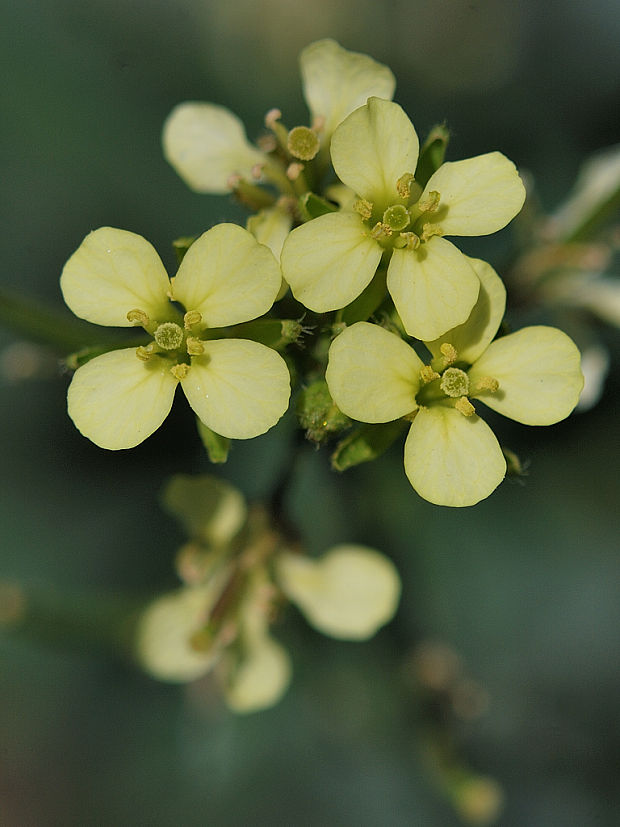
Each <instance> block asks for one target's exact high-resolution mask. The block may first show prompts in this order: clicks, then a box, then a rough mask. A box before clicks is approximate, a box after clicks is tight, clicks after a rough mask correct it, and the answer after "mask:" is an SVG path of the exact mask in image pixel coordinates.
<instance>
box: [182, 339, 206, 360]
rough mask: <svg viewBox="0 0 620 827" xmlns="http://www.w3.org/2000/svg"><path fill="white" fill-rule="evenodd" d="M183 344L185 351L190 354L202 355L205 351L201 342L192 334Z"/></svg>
mask: <svg viewBox="0 0 620 827" xmlns="http://www.w3.org/2000/svg"><path fill="white" fill-rule="evenodd" d="M185 344H186V345H187V352H188V354H189V355H190V356H202V354H203V353H204V352H205V346H204V345H203V343H202V342H201V341H200V339H196V338H195V337H194V336H188V337H187V340H186V342H185Z"/></svg>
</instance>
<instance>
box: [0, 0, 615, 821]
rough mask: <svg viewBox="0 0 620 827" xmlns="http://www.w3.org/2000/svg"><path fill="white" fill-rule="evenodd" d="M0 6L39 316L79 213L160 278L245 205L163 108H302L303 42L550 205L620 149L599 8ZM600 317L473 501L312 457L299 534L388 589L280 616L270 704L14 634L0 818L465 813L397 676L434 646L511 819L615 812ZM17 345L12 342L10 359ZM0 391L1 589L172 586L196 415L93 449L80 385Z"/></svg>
mask: <svg viewBox="0 0 620 827" xmlns="http://www.w3.org/2000/svg"><path fill="white" fill-rule="evenodd" d="M2 5H3V8H2V27H1V33H0V39H1V42H2V48H1V51H0V54H1V55H2V61H3V74H2V76H3V79H4V81H3V85H2V89H1V92H0V94H1V95H2V111H3V126H2V133H1V137H0V146H1V151H2V166H3V170H2V199H1V201H2V215H1V220H0V232H1V233H2V236H3V240H4V244H3V247H2V250H3V264H4V266H3V268H2V273H1V275H0V284H1V285H2V286H3V287H7V288H16V289H20V290H23V291H24V292H26V293H29V294H31V295H32V296H33V298H36V299H37V300H43V301H48V302H49V303H51V304H52V305H54V306H56V307H58V308H60V307H61V298H60V292H59V288H58V277H59V274H60V271H61V269H62V266H63V264H64V262H65V261H66V259H67V258H68V256H69V255H70V254H71V253H72V252H73V251H74V250H75V248H76V247H77V246H78V244H79V243H80V242H81V240H82V238H83V237H84V236H85V235H86V233H87V232H89V231H90V230H91V229H93V228H96V227H98V226H102V225H111V226H115V227H122V228H125V229H129V230H133V231H135V232H138V233H140V234H142V235H144V236H145V237H146V238H148V239H149V240H150V241H151V242H152V243H153V244H154V245H155V247H156V248H157V249H158V250H159V251H160V252H161V254H162V257H163V258H164V261H165V263H166V264H167V265H168V266H169V267H170V268H171V269H173V266H174V265H173V262H174V258H173V254H172V248H171V246H170V242H171V240H172V239H173V238H175V237H177V236H180V235H186V234H192V233H197V232H200V231H202V230H204V229H206V228H207V227H209V226H211V225H212V224H213V223H215V222H217V221H220V220H243V219H244V213H243V212H242V210H241V209H240V208H239V207H237V206H236V205H235V204H233V203H232V202H231V201H229V200H228V199H226V198H217V197H209V196H199V195H196V194H194V193H191V192H190V191H189V190H187V189H186V187H185V186H184V185H183V184H182V182H181V181H180V180H179V179H178V178H177V177H176V175H175V174H174V172H173V171H172V170H171V169H170V168H169V167H168V165H167V164H166V162H165V161H164V160H163V157H162V154H161V149H160V143H159V141H160V132H161V126H162V123H163V121H164V118H165V117H166V115H167V114H168V112H169V111H170V109H171V108H172V107H173V106H174V105H175V104H176V103H178V102H180V101H182V100H210V101H214V102H217V103H221V104H224V105H226V106H228V107H229V108H230V109H232V110H233V111H234V112H236V113H238V114H239V115H240V116H241V117H242V118H243V120H244V121H245V123H246V124H247V128H248V134H249V135H250V136H255V135H256V134H258V133H259V132H260V129H261V124H262V118H263V115H264V113H265V112H266V111H267V110H268V109H270V108H271V107H273V106H278V107H279V108H281V109H282V110H283V112H284V113H285V121H286V122H287V124H288V125H290V126H293V125H295V124H296V123H304V122H305V121H306V109H305V106H304V103H303V100H302V98H301V92H300V85H299V81H298V72H297V54H298V53H299V51H300V49H301V48H303V46H305V45H306V44H307V43H309V42H311V41H312V40H315V39H318V38H320V37H326V36H331V37H334V38H335V39H337V40H339V42H341V43H342V45H344V46H346V47H347V48H350V49H354V50H357V51H362V52H366V53H369V54H371V55H372V56H373V57H375V58H376V59H378V60H381V61H383V62H385V63H388V64H389V65H390V67H391V68H392V70H393V71H394V73H395V75H396V77H397V81H398V85H397V91H396V96H395V99H396V100H397V101H398V102H399V103H401V104H402V105H403V106H404V107H405V109H406V110H407V112H408V113H409V115H410V116H411V118H412V120H413V122H414V124H415V125H416V127H417V128H418V131H419V133H420V134H421V135H423V134H424V133H425V132H426V130H428V129H429V128H430V127H431V126H432V125H433V123H435V122H437V121H441V120H444V119H445V120H446V121H447V123H448V125H449V126H450V127H451V128H452V130H453V140H452V144H451V146H450V152H449V157H450V158H451V159H458V158H462V157H469V156H470V155H476V154H480V153H482V152H487V151H490V150H494V149H500V150H501V151H503V152H504V153H505V154H506V155H508V156H509V157H510V158H511V159H513V160H514V161H515V162H516V163H517V165H518V166H519V167H520V168H521V169H525V170H529V171H530V172H531V173H532V174H533V175H534V176H535V178H536V181H537V186H538V192H539V195H540V198H541V200H542V202H543V205H544V206H545V207H546V208H547V209H549V210H550V209H552V208H553V207H554V206H555V205H556V204H557V203H558V202H559V201H560V200H561V198H562V197H564V196H565V195H566V194H567V193H568V191H569V190H570V187H571V184H572V181H573V179H574V176H575V171H576V168H577V166H578V164H579V162H580V161H581V160H582V159H583V158H584V157H585V156H586V155H587V154H589V153H590V152H592V151H594V150H595V149H597V148H599V147H603V146H606V145H609V144H611V143H614V142H616V141H617V140H618V131H617V123H616V122H615V119H616V118H617V112H618V102H619V94H618V93H619V85H620V84H619V80H618V78H619V77H620V72H619V70H620V51H619V50H618V43H619V42H620V15H619V14H618V9H617V5H616V3H612V2H610V0H593V2H591V3H589V4H574V3H570V2H566V0H565V1H564V2H561V1H560V0H555V1H554V0H551V2H546V3H544V4H540V3H539V2H535V0H528V2H516V3H515V2H507V0H506V2H492V0H489V1H488V2H461V0H436V2H432V3H431V2H407V3H405V2H384V3H377V2H372V0H355V2H337V3H333V2H329V0H307V2H305V3H299V2H291V1H290V0H266V1H265V2H260V1H258V2H257V1H256V0H254V2H252V0H237V2H235V3H224V2H221V3H220V2H213V0H204V1H203V2H199V1H198V0H179V1H178V2H173V0H155V1H154V0H148V2H147V0H137V2H127V1H126V0H125V2H121V1H120V0H116V1H115V0H90V2H88V3H78V2H75V0H67V2H63V1H62V0H57V1H56V2H52V0H47V2H46V0H21V2H20V3H9V2H7V0H5V2H4V3H3V4H2ZM502 243H503V242H502V239H501V234H500V236H499V237H498V238H497V239H494V240H493V242H492V243H491V246H490V247H479V248H476V247H475V245H474V246H473V247H471V248H470V250H471V252H472V253H474V254H475V253H476V252H477V250H478V249H479V250H481V251H482V250H484V254H485V255H486V254H487V252H488V251H489V250H490V251H493V250H494V249H497V250H501V245H502ZM493 245H497V246H496V247H494V246H493ZM481 254H483V253H481ZM603 336H604V338H605V339H606V341H607V343H608V345H609V347H610V348H611V351H612V358H613V360H614V361H612V368H611V373H610V377H609V380H608V383H607V387H606V391H605V393H604V395H603V398H602V399H601V401H600V403H599V404H598V406H596V407H595V408H594V409H592V410H591V411H589V412H587V413H584V414H578V415H574V416H573V417H571V418H570V419H569V420H568V421H566V422H564V423H561V424H560V425H557V426H555V427H553V428H546V429H535V428H532V429H528V428H525V427H523V426H520V425H517V424H515V423H511V422H507V421H501V422H500V420H499V418H497V419H495V420H493V423H494V424H495V422H497V423H498V429H499V434H500V438H501V440H502V442H503V443H505V444H507V445H509V446H510V447H511V448H513V449H514V450H516V451H518V453H519V454H520V456H521V457H522V458H524V459H527V460H528V461H529V462H530V466H529V476H527V478H525V480H524V481H523V483H524V484H516V483H514V482H510V481H507V482H505V483H504V484H503V485H502V486H501V488H500V489H499V490H498V491H497V492H496V493H495V494H494V495H493V496H492V497H491V498H490V499H489V500H487V501H485V502H483V503H482V504H480V505H479V506H477V507H475V508H472V509H462V510H461V509H454V510H450V509H442V508H438V507H435V506H432V505H429V504H427V503H425V502H423V501H421V500H420V499H419V498H418V497H417V495H416V494H415V493H414V492H413V491H412V490H411V488H410V486H409V485H408V483H407V481H406V478H405V476H404V473H403V470H402V454H401V451H400V449H399V448H396V447H395V448H394V449H393V450H392V451H391V452H390V453H389V454H388V455H387V456H385V457H384V458H382V459H381V460H380V461H378V462H376V463H373V464H372V465H371V466H367V467H360V468H358V469H354V470H352V471H350V472H348V473H347V474H346V475H344V476H336V475H333V474H331V473H330V471H329V469H328V462H327V457H326V456H325V455H324V454H323V453H315V452H313V451H312V450H311V449H310V448H309V449H308V451H307V452H305V453H304V455H303V457H302V461H301V462H300V464H299V467H298V469H297V472H296V476H295V480H294V484H293V486H292V488H291V490H290V492H289V504H290V507H291V510H292V512H293V513H294V514H295V515H296V516H297V519H298V522H299V524H300V526H301V528H302V531H303V532H304V536H305V539H306V542H307V545H308V548H309V549H310V550H311V551H312V552H320V551H322V550H324V549H325V548H327V547H328V546H329V545H332V544H333V543H335V542H340V541H345V540H352V541H358V542H366V543H369V544H373V545H375V546H377V547H378V548H381V549H382V550H384V551H385V552H386V553H388V554H390V555H391V556H392V557H393V559H394V560H395V561H396V562H397V564H398V566H399V569H400V571H401V573H402V576H403V583H404V587H403V596H402V603H401V607H400V610H399V613H398V615H397V618H396V620H395V621H394V622H393V623H392V624H391V625H390V626H389V627H388V628H387V629H385V630H383V631H382V632H381V633H380V634H379V635H378V636H377V637H376V638H375V639H374V640H373V641H371V642H369V643H365V644H345V643H338V642H335V641H331V640H328V639H325V638H322V637H321V636H320V635H318V634H315V633H314V632H313V631H312V630H310V629H308V628H307V627H306V626H305V625H304V623H303V622H302V621H301V619H299V617H298V616H297V615H296V614H295V612H293V611H292V610H291V612H290V613H289V614H288V616H287V618H286V621H287V622H286V623H285V624H282V627H281V628H278V629H276V635H277V636H278V637H279V638H280V639H281V640H283V641H284V642H285V643H286V644H287V645H288V646H289V649H290V651H291V654H292V658H293V661H294V668H295V673H294V680H293V685H292V687H291V689H290V690H289V692H288V694H287V695H286V697H285V698H284V700H283V701H282V702H281V704H280V705H279V706H277V707H276V708H274V709H273V710H269V711H267V712H264V713H260V714H257V715H254V716H248V717H234V716H233V715H232V714H230V713H229V712H227V711H226V709H225V708H224V707H223V706H222V704H221V701H220V700H219V698H218V696H217V694H215V693H214V692H213V688H212V687H211V685H210V684H208V683H207V685H206V686H205V685H203V684H201V685H197V686H194V687H190V688H189V689H188V690H185V689H182V688H178V687H169V686H166V685H163V684H158V683H156V682H154V681H152V680H150V679H149V678H147V677H145V676H143V675H141V674H140V673H139V672H138V671H136V670H134V669H133V668H132V667H131V665H129V664H128V663H126V662H125V661H123V660H122V659H121V658H117V657H115V656H114V655H112V654H110V653H108V652H107V651H102V652H98V651H94V650H90V649H89V647H88V646H86V645H82V646H78V647H76V648H77V651H76V648H69V647H60V648H56V647H48V646H45V645H43V644H41V643H36V642H34V641H32V640H26V639H25V638H24V637H13V636H11V635H9V634H8V633H7V634H4V635H3V636H2V638H1V639H0V656H1V661H0V824H2V825H3V827H4V825H7V827H24V825H48V824H49V825H60V824H62V825H74V824H75V825H85V824H93V825H117V824H136V825H142V824H144V825H158V826H159V825H162V827H163V826H164V825H178V824H183V825H199V824H205V823H208V824H217V825H234V826H235V827H236V826H237V825H246V824H247V825H250V824H251V825H253V824H261V825H262V824H264V825H283V826H284V825H290V824H308V825H315V824H316V825H319V824H326V825H356V827H357V825H363V827H366V826H368V827H374V825H411V824H414V825H429V826H430V827H435V825H438V826H439V827H443V825H446V826H447V827H450V825H456V824H458V823H459V822H458V820H457V818H456V816H455V815H454V814H453V812H452V810H451V808H450V806H449V805H448V804H447V803H446V802H445V800H443V799H442V797H441V796H440V795H439V794H438V792H437V790H436V789H435V788H434V786H433V783H432V780H431V778H430V777H429V773H428V771H427V769H426V764H425V757H424V748H423V740H422V737H421V724H420V721H419V715H418V711H417V710H418V707H417V705H416V701H415V698H414V695H413V693H412V692H411V691H410V690H409V689H408V684H407V681H406V680H405V679H404V678H403V674H404V673H403V667H404V664H405V663H406V661H407V657H408V655H409V653H410V651H411V648H412V647H413V646H414V645H416V644H417V643H419V642H420V641H421V640H425V639H432V640H438V641H442V642H444V643H446V644H449V645H450V646H452V647H454V649H455V650H456V651H457V652H458V653H459V654H460V656H461V657H462V658H463V659H464V661H465V663H466V666H467V670H468V672H469V673H470V674H471V675H472V676H473V677H474V678H475V680H476V681H478V682H479V683H480V684H481V685H482V686H483V687H484V688H485V691H486V692H488V694H489V697H490V705H489V708H488V711H486V713H485V714H484V715H483V716H482V717H480V718H479V719H477V720H476V721H474V722H471V723H469V724H463V725H461V726H460V727H459V728H458V731H457V733H456V736H457V740H458V742H459V744H460V748H461V751H462V755H463V756H464V760H466V761H467V762H468V763H469V765H470V766H472V767H473V768H474V769H475V770H477V771H479V772H480V773H483V774H487V775H491V776H493V777H494V778H496V779H497V780H498V781H499V783H500V784H501V785H502V787H503V789H504V792H505V796H506V805H505V810H504V813H503V815H502V817H501V818H500V821H499V823H500V824H502V825H509V826H510V827H530V825H532V826H533V827H556V825H557V827H572V825H574V827H590V825H592V827H594V826H595V825H596V827H599V825H610V827H611V825H615V824H617V813H618V810H619V808H620V791H619V789H618V783H617V766H618V762H619V761H620V749H619V748H620V735H619V732H620V729H619V724H620V714H619V708H618V696H619V689H620V660H619V658H618V629H619V625H620V556H619V553H618V551H619V550H618V541H617V533H618V532H617V511H618V493H619V487H618V433H619V431H618V424H617V412H616V411H617V408H616V403H617V399H618V391H619V378H620V371H619V369H618V355H619V348H618V344H619V339H618V335H617V333H614V332H613V331H606V332H605V331H604V332H603ZM14 342H15V336H13V335H12V334H9V333H7V332H4V331H0V346H2V347H8V346H10V345H12V344H14ZM0 382H1V385H2V394H1V397H0V420H1V421H0V456H1V458H2V459H1V466H0V467H1V473H0V532H1V539H0V577H2V578H5V579H9V580H16V581H19V582H21V583H23V584H25V585H26V587H27V588H32V589H39V590H49V589H53V590H54V592H55V594H57V595H60V596H61V597H60V598H59V599H63V600H64V598H63V597H62V595H65V594H67V593H78V592H82V591H87V592H90V593H97V594H99V593H101V594H112V595H116V596H119V597H123V596H125V595H138V596H148V595H149V594H152V593H155V592H157V591H161V590H163V589H166V588H170V587H173V586H174V584H175V579H174V574H173V571H172V565H171V563H172V559H173V556H174V552H175V549H176V548H177V546H178V545H179V544H180V542H182V539H183V538H182V537H181V535H180V533H179V532H178V530H177V527H176V525H175V524H174V523H173V522H172V521H171V520H170V519H169V518H168V517H167V516H165V515H164V514H163V512H161V511H160V510H159V508H158V504H157V498H158V495H159V491H160V490H161V487H162V484H163V482H164V481H165V479H166V477H167V476H168V475H169V474H171V473H175V472H184V473H194V472H201V471H202V472H204V471H208V470H209V466H208V463H207V461H206V458H205V457H204V456H203V454H202V453H201V451H200V447H199V443H198V440H197V437H196V435H195V428H194V425H193V421H192V417H191V416H190V415H189V413H188V411H187V409H186V408H185V407H184V406H183V405H182V404H177V405H175V409H174V411H173V415H172V416H171V418H170V419H169V420H168V421H167V423H166V424H165V425H164V427H163V428H162V429H161V430H160V431H159V432H158V433H157V434H156V435H154V436H153V437H152V438H151V439H149V440H148V441H147V442H146V443H145V444H143V445H142V446H140V447H138V448H137V449H135V450H134V451H131V452H119V453H112V452H110V453H106V452H104V451H101V450H99V449H98V448H96V447H95V446H94V445H92V444H91V443H89V442H88V441H86V440H85V439H83V438H82V437H81V436H80V435H79V434H78V432H77V431H76V430H75V429H74V428H73V426H72V424H71V422H70V421H69V419H68V418H67V416H66V412H65V392H66V386H67V383H68V377H67V376H63V375H59V373H58V370H57V368H56V366H55V364H54V363H53V362H50V363H46V362H45V361H44V362H42V363H41V364H39V367H38V369H37V375H36V377H35V378H34V379H32V380H31V381H23V380H20V381H18V380H16V379H15V378H14V377H12V376H11V375H10V371H8V372H7V370H4V372H3V373H2V376H1V377H0ZM289 431H290V428H289V427H288V426H287V424H286V422H284V423H282V424H281V426H278V428H277V429H275V430H274V431H273V432H271V433H269V434H267V435H265V436H264V437H262V438H259V439H257V440H254V441H252V442H251V443H248V444H243V443H237V444H236V445H235V447H234V451H233V455H232V458H231V460H230V461H229V463H228V465H227V466H225V467H224V468H223V469H221V471H220V473H223V474H224V476H226V477H227V478H228V479H231V480H232V481H233V482H235V483H236V484H238V485H240V486H241V487H242V488H243V490H244V491H245V493H246V494H248V495H249V496H252V497H258V496H261V495H263V494H264V493H265V492H266V491H268V490H269V487H270V485H271V484H272V483H273V481H274V479H275V478H276V476H277V473H278V468H279V465H280V463H281V462H282V461H283V457H284V455H285V453H286V450H287V447H286V446H287V439H288V437H289V435H290V434H289ZM317 514H320V515H321V520H320V522H319V523H318V524H317V516H316V515H317Z"/></svg>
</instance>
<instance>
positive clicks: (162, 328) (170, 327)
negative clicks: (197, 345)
mask: <svg viewBox="0 0 620 827" xmlns="http://www.w3.org/2000/svg"><path fill="white" fill-rule="evenodd" d="M153 337H154V339H155V341H156V343H157V344H158V345H159V347H160V348H161V349H162V350H176V349H177V348H179V347H181V345H182V344H183V339H184V333H183V329H182V328H181V327H179V325H178V324H175V323H174V322H164V323H163V324H160V325H159V327H158V328H157V330H156V331H155V333H154V334H153Z"/></svg>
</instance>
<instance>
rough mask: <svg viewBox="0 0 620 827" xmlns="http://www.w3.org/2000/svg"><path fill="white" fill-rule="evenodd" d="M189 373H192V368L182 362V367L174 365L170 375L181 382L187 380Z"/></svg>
mask: <svg viewBox="0 0 620 827" xmlns="http://www.w3.org/2000/svg"><path fill="white" fill-rule="evenodd" d="M189 371H190V366H189V365H186V364H185V363H184V362H182V363H181V364H180V365H173V366H172V367H171V368H170V373H171V374H172V375H173V376H174V377H175V379H178V380H179V382H180V381H181V380H182V379H185V377H186V376H187V374H188V373H189Z"/></svg>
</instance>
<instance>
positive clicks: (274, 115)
mask: <svg viewBox="0 0 620 827" xmlns="http://www.w3.org/2000/svg"><path fill="white" fill-rule="evenodd" d="M281 117H282V112H281V111H280V110H279V109H275V108H274V109H270V110H269V112H267V114H266V115H265V126H266V127H267V129H274V128H275V125H276V123H277V122H278V121H279V120H280V118H281Z"/></svg>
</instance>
